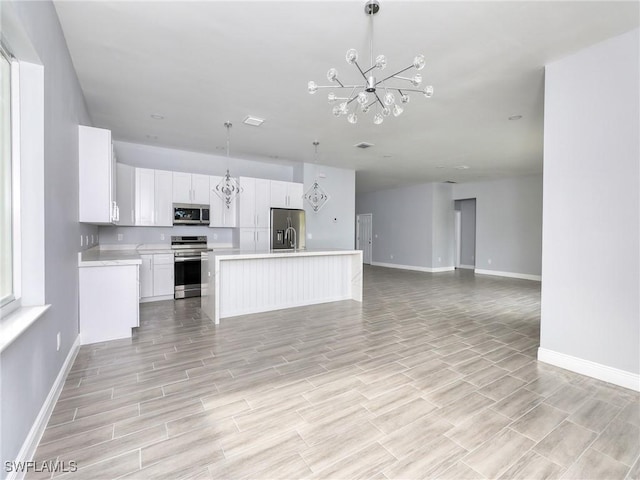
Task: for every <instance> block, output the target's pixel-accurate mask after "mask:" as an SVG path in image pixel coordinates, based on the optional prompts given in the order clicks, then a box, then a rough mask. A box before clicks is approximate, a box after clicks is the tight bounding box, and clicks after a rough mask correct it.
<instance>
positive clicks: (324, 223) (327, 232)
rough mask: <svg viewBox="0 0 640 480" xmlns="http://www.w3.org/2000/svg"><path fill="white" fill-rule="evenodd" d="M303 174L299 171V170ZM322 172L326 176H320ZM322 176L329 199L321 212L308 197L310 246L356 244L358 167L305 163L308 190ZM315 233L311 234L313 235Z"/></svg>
mask: <svg viewBox="0 0 640 480" xmlns="http://www.w3.org/2000/svg"><path fill="white" fill-rule="evenodd" d="M296 175H297V176H299V172H296ZM320 175H322V176H324V178H319V176H320ZM316 179H318V183H319V184H320V186H321V187H322V189H323V190H324V191H325V192H326V193H327V194H329V197H330V199H329V201H328V202H327V203H326V204H325V205H324V206H323V207H322V208H321V209H320V211H318V212H314V211H313V209H312V208H311V206H310V205H309V204H308V203H307V201H306V200H305V201H304V209H305V211H306V219H307V223H306V230H307V248H344V249H348V250H353V249H354V248H355V224H356V173H355V171H354V170H347V169H344V168H336V167H328V166H325V165H317V164H315V163H305V164H304V171H303V183H304V191H305V192H306V191H307V190H308V189H309V188H311V186H312V185H313V182H314V181H315V180H316ZM309 235H311V238H309Z"/></svg>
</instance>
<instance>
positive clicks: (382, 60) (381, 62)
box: [376, 55, 387, 70]
mask: <svg viewBox="0 0 640 480" xmlns="http://www.w3.org/2000/svg"><path fill="white" fill-rule="evenodd" d="M386 66H387V57H385V56H384V55H378V56H377V57H376V67H377V68H379V69H380V70H384V67H386Z"/></svg>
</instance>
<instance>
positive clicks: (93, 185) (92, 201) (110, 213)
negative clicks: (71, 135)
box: [78, 125, 118, 224]
mask: <svg viewBox="0 0 640 480" xmlns="http://www.w3.org/2000/svg"><path fill="white" fill-rule="evenodd" d="M78 155H79V159H78V160H79V172H78V173H79V175H78V176H79V182H80V184H79V189H78V191H79V212H78V219H79V221H80V222H85V223H95V224H110V223H115V222H116V221H117V220H118V206H117V204H116V198H115V196H116V188H115V187H116V178H115V170H116V167H115V157H114V155H113V147H112V145H111V132H110V131H109V130H105V129H102V128H94V127H85V126H83V125H80V126H79V127H78Z"/></svg>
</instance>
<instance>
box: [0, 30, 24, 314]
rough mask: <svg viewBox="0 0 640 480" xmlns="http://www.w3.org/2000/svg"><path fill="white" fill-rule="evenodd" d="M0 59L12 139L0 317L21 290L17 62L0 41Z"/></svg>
mask: <svg viewBox="0 0 640 480" xmlns="http://www.w3.org/2000/svg"><path fill="white" fill-rule="evenodd" d="M0 55H1V56H2V57H4V59H6V60H7V62H8V63H9V68H10V85H9V90H10V102H11V104H10V111H9V117H10V120H9V122H10V130H11V131H10V138H11V222H10V223H11V242H12V244H11V273H12V288H11V290H12V293H11V295H9V296H8V297H7V298H5V299H4V301H2V300H0V302H1V304H0V317H5V316H6V315H8V314H9V313H11V312H13V311H15V310H17V309H19V308H20V307H21V306H22V301H21V297H22V295H21V290H22V278H21V264H22V252H21V235H20V191H21V189H20V186H21V182H20V75H19V72H20V69H19V62H18V60H17V59H16V58H15V56H14V55H13V54H12V53H11V50H10V49H9V48H7V46H6V44H5V43H4V42H2V41H0Z"/></svg>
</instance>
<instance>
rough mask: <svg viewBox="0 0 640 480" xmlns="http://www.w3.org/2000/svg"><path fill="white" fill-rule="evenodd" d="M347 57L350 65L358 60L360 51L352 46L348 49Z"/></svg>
mask: <svg viewBox="0 0 640 480" xmlns="http://www.w3.org/2000/svg"><path fill="white" fill-rule="evenodd" d="M346 59H347V63H348V64H349V65H353V64H354V63H356V62H357V61H358V51H357V50H356V49H355V48H350V49H349V50H347V55H346Z"/></svg>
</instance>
